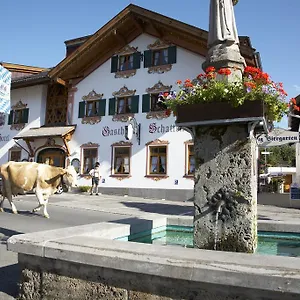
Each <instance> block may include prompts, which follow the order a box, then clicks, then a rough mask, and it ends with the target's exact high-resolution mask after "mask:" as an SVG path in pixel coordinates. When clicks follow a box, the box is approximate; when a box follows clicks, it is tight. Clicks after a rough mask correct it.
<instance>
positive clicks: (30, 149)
mask: <svg viewBox="0 0 300 300" xmlns="http://www.w3.org/2000/svg"><path fill="white" fill-rule="evenodd" d="M25 142H26V145H27V147H28V149H29V154H30V157H34V151H33V149H32V147H31V144H30V141H29V140H27V139H26V140H25Z"/></svg>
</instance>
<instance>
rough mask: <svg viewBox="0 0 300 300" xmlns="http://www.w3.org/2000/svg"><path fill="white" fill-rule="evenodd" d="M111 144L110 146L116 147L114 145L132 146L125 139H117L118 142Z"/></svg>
mask: <svg viewBox="0 0 300 300" xmlns="http://www.w3.org/2000/svg"><path fill="white" fill-rule="evenodd" d="M111 146H112V147H116V146H132V143H131V142H125V141H119V142H116V143H113V144H112V145H111Z"/></svg>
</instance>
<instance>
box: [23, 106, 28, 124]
mask: <svg viewBox="0 0 300 300" xmlns="http://www.w3.org/2000/svg"><path fill="white" fill-rule="evenodd" d="M28 118H29V108H25V109H22V116H21V123H22V124H25V123H28Z"/></svg>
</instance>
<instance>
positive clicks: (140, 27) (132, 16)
mask: <svg viewBox="0 0 300 300" xmlns="http://www.w3.org/2000/svg"><path fill="white" fill-rule="evenodd" d="M131 18H132V21H133V23H134V25H135V26H136V27H137V28H138V29H139V30H140V31H141V32H144V31H145V28H144V25H143V24H142V21H141V20H140V19H138V18H137V17H136V16H135V15H133V14H131Z"/></svg>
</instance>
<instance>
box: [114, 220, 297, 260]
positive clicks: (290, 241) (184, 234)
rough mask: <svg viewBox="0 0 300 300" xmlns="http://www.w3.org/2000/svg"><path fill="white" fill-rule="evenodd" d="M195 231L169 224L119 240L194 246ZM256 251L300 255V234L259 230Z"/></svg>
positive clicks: (190, 228) (259, 252)
mask: <svg viewBox="0 0 300 300" xmlns="http://www.w3.org/2000/svg"><path fill="white" fill-rule="evenodd" d="M193 232H194V229H193V227H191V226H176V225H167V226H161V227H158V228H153V229H151V230H148V231H144V232H140V233H137V234H133V235H130V236H124V237H120V238H117V240H121V241H128V242H137V243H144V244H159V245H164V246H165V245H169V246H181V247H185V248H194V245H193V238H194V236H193ZM256 253H257V254H261V255H279V256H290V257H300V234H299V233H282V232H268V231H259V232H258V248H257V250H256Z"/></svg>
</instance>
